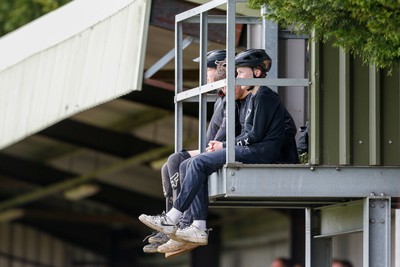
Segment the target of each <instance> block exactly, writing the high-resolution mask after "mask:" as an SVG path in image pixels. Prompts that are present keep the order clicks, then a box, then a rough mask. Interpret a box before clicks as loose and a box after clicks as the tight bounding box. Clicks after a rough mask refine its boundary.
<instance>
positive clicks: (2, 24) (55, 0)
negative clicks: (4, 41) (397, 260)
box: [0, 0, 71, 36]
mask: <svg viewBox="0 0 400 267" xmlns="http://www.w3.org/2000/svg"><path fill="white" fill-rule="evenodd" d="M70 1H71V0H1V1H0V36H3V35H4V34H6V33H9V32H11V31H13V30H15V29H17V28H19V27H21V26H22V25H24V24H26V23H28V22H30V21H32V20H34V19H36V18H38V17H40V16H42V15H43V14H45V13H47V12H50V11H52V10H54V9H56V8H58V7H60V6H62V5H64V4H65V3H67V2H70Z"/></svg>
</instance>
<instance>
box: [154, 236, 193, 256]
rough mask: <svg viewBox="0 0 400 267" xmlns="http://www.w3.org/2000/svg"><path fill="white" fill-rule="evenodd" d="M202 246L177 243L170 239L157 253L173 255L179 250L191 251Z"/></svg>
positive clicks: (183, 242)
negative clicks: (172, 253)
mask: <svg viewBox="0 0 400 267" xmlns="http://www.w3.org/2000/svg"><path fill="white" fill-rule="evenodd" d="M198 246H200V245H199V244H194V243H189V242H185V241H175V240H173V239H170V240H169V241H168V242H167V243H165V244H162V245H160V246H159V247H158V248H157V251H158V252H160V253H171V252H175V251H178V250H189V249H194V248H195V247H198Z"/></svg>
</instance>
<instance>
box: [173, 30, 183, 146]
mask: <svg viewBox="0 0 400 267" xmlns="http://www.w3.org/2000/svg"><path fill="white" fill-rule="evenodd" d="M182 50H183V49H182V23H177V22H176V23H175V152H178V151H180V150H182V139H183V137H182V135H183V128H182V124H183V104H182V102H181V101H177V99H176V96H177V95H178V94H179V93H180V92H182V91H183V79H182V72H183V67H182V65H183V63H182V62H183V60H182Z"/></svg>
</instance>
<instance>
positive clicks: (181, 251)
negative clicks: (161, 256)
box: [165, 246, 198, 259]
mask: <svg viewBox="0 0 400 267" xmlns="http://www.w3.org/2000/svg"><path fill="white" fill-rule="evenodd" d="M197 247H198V246H195V247H193V248H190V249H181V250H178V251H175V252H169V253H165V258H166V259H170V258H174V257H178V256H180V255H182V254H185V253H187V252H190V251H192V250H193V249H195V248H197Z"/></svg>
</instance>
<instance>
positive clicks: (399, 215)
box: [394, 209, 400, 267]
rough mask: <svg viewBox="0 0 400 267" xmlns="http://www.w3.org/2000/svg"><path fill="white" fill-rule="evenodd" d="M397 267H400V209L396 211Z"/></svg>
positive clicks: (395, 245)
mask: <svg viewBox="0 0 400 267" xmlns="http://www.w3.org/2000/svg"><path fill="white" fill-rule="evenodd" d="M395 234H396V237H395V242H394V243H395V244H394V247H395V249H396V251H395V253H394V255H395V265H394V266H395V267H400V209H396V210H395Z"/></svg>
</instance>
